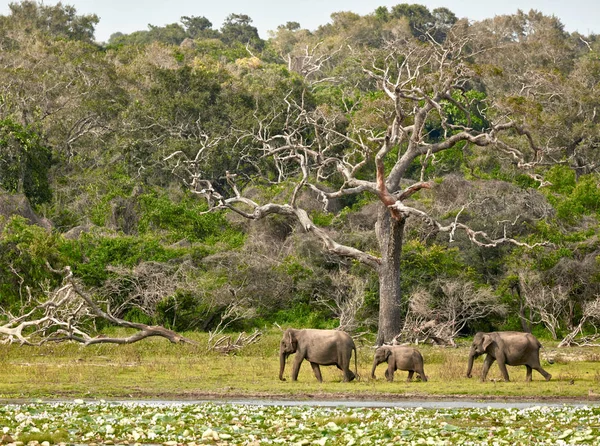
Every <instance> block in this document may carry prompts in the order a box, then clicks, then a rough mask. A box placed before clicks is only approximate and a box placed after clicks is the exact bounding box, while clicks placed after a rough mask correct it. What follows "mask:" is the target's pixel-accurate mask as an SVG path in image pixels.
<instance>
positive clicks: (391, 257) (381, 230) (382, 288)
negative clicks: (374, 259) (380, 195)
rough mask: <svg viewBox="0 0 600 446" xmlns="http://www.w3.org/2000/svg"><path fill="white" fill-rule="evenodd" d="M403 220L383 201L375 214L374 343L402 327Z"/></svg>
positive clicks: (384, 341) (392, 334) (384, 339)
mask: <svg viewBox="0 0 600 446" xmlns="http://www.w3.org/2000/svg"><path fill="white" fill-rule="evenodd" d="M404 222H405V219H404V218H402V219H400V220H397V219H395V218H393V217H392V215H391V214H390V212H389V210H388V209H387V207H386V206H384V205H383V204H382V205H380V206H379V209H378V214H377V225H376V231H377V239H378V241H379V246H380V248H381V264H380V265H379V268H378V272H379V327H378V332H377V345H382V344H383V343H386V342H391V341H392V340H393V339H394V337H395V336H397V335H398V334H399V333H400V331H401V330H402V293H401V290H400V274H401V271H400V259H401V254H402V241H403V236H404Z"/></svg>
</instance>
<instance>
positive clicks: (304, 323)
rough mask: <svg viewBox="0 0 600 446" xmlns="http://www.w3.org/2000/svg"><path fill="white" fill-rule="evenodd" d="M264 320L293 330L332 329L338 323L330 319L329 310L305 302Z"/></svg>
mask: <svg viewBox="0 0 600 446" xmlns="http://www.w3.org/2000/svg"><path fill="white" fill-rule="evenodd" d="M265 319H266V320H267V321H273V322H277V323H278V324H279V325H281V326H282V327H286V326H289V327H294V328H321V329H332V328H336V327H337V325H338V323H339V322H338V321H337V319H335V318H332V317H331V313H330V311H329V310H326V309H324V308H318V307H316V306H315V305H314V304H308V303H305V302H298V303H296V304H294V305H293V306H292V307H291V308H289V309H286V310H279V311H277V312H275V313H274V314H272V315H270V317H268V318H265Z"/></svg>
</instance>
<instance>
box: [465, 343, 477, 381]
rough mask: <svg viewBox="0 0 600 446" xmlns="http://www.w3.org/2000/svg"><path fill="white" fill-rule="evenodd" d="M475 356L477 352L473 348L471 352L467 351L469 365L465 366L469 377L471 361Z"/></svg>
mask: <svg viewBox="0 0 600 446" xmlns="http://www.w3.org/2000/svg"><path fill="white" fill-rule="evenodd" d="M476 356H477V352H476V351H475V349H474V348H471V352H470V353H469V365H468V367H467V378H470V377H471V372H472V371H473V361H474V359H475V357H476Z"/></svg>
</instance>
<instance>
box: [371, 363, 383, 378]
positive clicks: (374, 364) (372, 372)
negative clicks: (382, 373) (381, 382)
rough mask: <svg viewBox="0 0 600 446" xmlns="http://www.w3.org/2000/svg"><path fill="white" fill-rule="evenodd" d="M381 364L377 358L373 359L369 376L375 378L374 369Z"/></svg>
mask: <svg viewBox="0 0 600 446" xmlns="http://www.w3.org/2000/svg"><path fill="white" fill-rule="evenodd" d="M379 364H381V363H380V362H378V361H377V358H375V359H373V368H372V369H371V378H372V379H375V369H376V368H377V366H378V365H379Z"/></svg>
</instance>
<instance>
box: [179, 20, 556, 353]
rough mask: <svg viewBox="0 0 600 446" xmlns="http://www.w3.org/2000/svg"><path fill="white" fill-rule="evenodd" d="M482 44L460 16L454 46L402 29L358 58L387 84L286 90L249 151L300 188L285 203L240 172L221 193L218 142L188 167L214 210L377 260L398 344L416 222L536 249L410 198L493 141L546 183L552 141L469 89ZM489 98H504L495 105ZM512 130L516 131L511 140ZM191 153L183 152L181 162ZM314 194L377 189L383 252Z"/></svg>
mask: <svg viewBox="0 0 600 446" xmlns="http://www.w3.org/2000/svg"><path fill="white" fill-rule="evenodd" d="M430 37H431V36H430ZM482 50H484V49H483V48H480V47H479V46H478V45H477V42H476V41H475V40H474V38H473V35H472V34H471V33H470V29H469V27H468V25H467V24H466V23H459V24H457V26H455V27H454V28H453V29H452V30H451V31H450V32H449V33H448V37H447V39H446V40H445V41H444V42H443V44H439V43H438V42H436V41H435V40H434V39H433V38H429V39H427V40H426V41H425V42H423V41H422V40H419V39H415V38H413V37H411V36H410V37H408V38H407V37H402V36H399V37H398V38H397V39H396V40H394V41H390V42H388V44H387V45H386V46H385V48H383V49H382V50H381V51H371V52H368V51H367V52H364V53H362V54H360V55H355V56H354V59H353V60H362V61H369V62H366V64H365V66H364V67H363V76H364V77H365V78H367V80H368V81H369V82H370V84H371V86H372V87H376V88H377V91H371V92H368V93H367V94H364V95H362V96H360V95H359V96H356V95H354V96H353V97H352V100H350V97H349V96H345V95H344V93H342V94H341V95H339V96H341V97H342V100H340V101H339V102H333V103H332V102H329V103H326V104H325V103H323V104H320V105H317V104H315V102H314V99H311V93H310V92H309V91H307V92H305V94H304V95H303V96H302V97H301V98H297V97H292V96H287V97H286V98H284V102H285V104H286V105H287V108H286V110H285V112H284V118H285V121H284V124H283V126H282V127H280V128H276V127H274V126H272V125H270V123H272V122H273V119H274V117H275V116H272V117H271V118H270V119H268V120H264V121H261V122H260V123H259V125H258V131H257V133H256V134H255V135H254V137H253V139H252V141H253V142H251V143H250V142H248V143H247V144H246V145H245V146H244V150H245V151H246V156H248V157H251V158H253V159H255V160H256V161H258V160H269V161H270V163H271V168H272V169H273V170H274V173H273V175H271V176H270V177H269V179H271V180H273V179H276V180H277V181H279V182H287V184H293V187H291V189H290V192H289V194H288V195H286V197H287V199H286V200H285V202H276V201H273V202H270V203H266V204H259V203H257V202H256V201H254V200H253V199H251V198H249V197H248V196H247V195H245V194H244V189H242V188H241V187H238V184H237V183H236V174H235V173H234V172H227V173H226V174H225V176H226V178H227V181H228V184H229V189H228V190H225V191H224V190H222V189H220V190H217V189H216V188H215V187H213V182H214V178H208V177H206V175H204V174H203V172H204V171H203V168H202V160H203V157H204V156H205V153H204V152H205V149H206V147H204V148H203V149H201V150H200V151H199V152H198V153H197V155H196V157H194V158H193V159H188V160H183V161H182V162H180V164H179V166H181V167H185V168H187V170H188V174H189V178H190V180H189V183H188V184H189V186H190V187H191V188H192V190H193V191H194V192H195V193H197V194H199V195H201V196H203V197H205V198H206V199H207V200H208V201H209V203H211V205H213V206H214V209H230V210H232V211H234V212H237V213H238V214H240V215H242V216H244V217H246V218H249V219H261V218H264V217H266V216H268V215H271V214H281V215H285V216H289V217H291V218H294V219H296V220H297V221H298V222H299V223H300V225H301V227H302V228H303V229H304V230H305V231H308V232H312V233H313V234H314V235H315V236H317V237H318V238H319V239H320V240H321V241H322V243H323V245H324V247H325V248H326V249H327V250H328V251H330V252H332V253H335V254H337V255H339V256H342V257H347V258H351V259H353V260H355V261H358V262H360V263H362V264H364V265H367V266H369V267H371V268H373V269H374V270H375V271H376V272H377V274H378V277H379V293H380V301H379V326H378V338H377V342H378V343H379V344H381V343H383V342H389V341H391V340H392V339H393V338H394V337H395V336H396V335H398V334H399V332H400V330H401V322H402V317H403V313H402V312H403V309H402V292H401V288H400V284H401V274H402V271H401V268H400V265H401V264H400V259H401V254H402V247H403V240H404V231H405V224H406V221H407V219H408V218H410V217H411V216H412V217H416V218H418V219H422V220H424V221H425V222H426V223H427V224H428V225H430V226H431V227H432V228H433V229H434V230H435V231H439V232H447V233H449V234H450V238H451V240H452V239H453V238H454V237H455V235H456V232H457V231H464V232H465V233H466V234H467V236H468V238H469V239H470V240H471V241H472V242H473V243H475V244H477V245H480V246H487V247H493V246H497V245H499V244H501V243H512V244H515V245H526V244H525V243H523V242H520V241H518V240H516V239H514V238H511V237H510V235H509V233H508V231H509V228H508V227H507V228H506V229H505V231H504V233H502V234H501V235H499V236H498V237H492V236H489V235H488V234H486V233H485V232H483V231H475V230H473V229H471V228H470V227H468V226H467V225H465V224H464V223H462V222H461V213H462V210H457V212H456V213H455V214H454V216H453V218H451V219H450V221H448V222H446V223H440V222H438V221H436V220H435V219H433V218H432V217H431V216H430V215H429V214H427V213H426V212H425V211H423V210H421V209H419V208H418V207H416V206H415V205H414V204H413V203H412V202H411V201H410V200H409V199H410V197H412V196H414V195H415V194H416V193H418V192H419V191H420V190H423V189H427V188H432V187H434V183H433V182H430V181H428V178H426V175H427V172H428V170H427V167H428V166H430V165H431V163H432V162H434V160H435V159H436V157H437V156H439V154H440V153H442V152H445V151H448V150H451V149H457V150H461V149H462V150H467V148H469V150H476V149H477V148H487V149H488V150H490V151H491V152H492V153H493V154H502V155H508V156H510V157H511V158H512V159H513V160H514V164H515V165H516V166H518V167H520V168H522V169H523V170H524V171H525V173H526V174H528V175H529V176H531V178H532V179H533V180H534V181H541V178H540V176H539V175H538V173H537V172H536V171H535V168H536V166H538V164H539V163H540V161H541V160H542V159H543V155H544V149H543V147H544V146H543V145H540V144H536V143H535V142H534V141H533V139H532V138H531V134H530V132H529V131H528V130H527V128H524V127H522V126H520V125H518V124H517V123H516V122H515V121H513V120H511V119H510V118H509V117H508V116H506V115H502V116H494V115H492V114H490V117H489V118H488V119H486V117H485V116H483V111H482V110H485V108H486V107H484V106H483V105H484V104H483V102H482V101H483V96H482V95H481V94H473V93H470V92H469V89H471V88H472V86H474V85H477V80H478V79H477V75H476V72H475V71H474V70H473V67H472V66H471V62H470V61H471V60H472V57H473V56H474V55H475V54H476V53H477V52H479V51H482ZM340 88H342V89H343V88H344V87H340ZM348 88H350V90H349V91H351V90H352V89H353V88H354V87H353V86H348ZM339 96H338V97H339ZM344 97H346V98H347V99H343V98H344ZM486 105H487V106H488V107H492V106H493V104H492V103H491V101H488V103H487V104H486ZM274 115H278V112H274ZM504 134H506V135H508V136H509V138H506V139H504V138H503V137H502V135H504ZM181 156H182V154H181V153H177V154H173V155H172V156H170V157H169V159H170V160H173V159H176V158H178V159H180V157H181ZM180 161H181V159H180ZM262 179H263V180H265V179H266V178H264V177H263V178H262ZM257 181H260V179H258V180H257ZM332 186H333V188H334V189H333V190H332ZM307 190H308V191H312V193H315V194H317V196H318V197H319V198H320V200H322V202H323V203H324V205H325V208H326V209H327V206H328V204H329V202H330V201H331V200H335V199H348V198H349V197H351V196H355V195H357V194H363V193H366V194H370V195H372V196H374V197H376V198H377V199H378V200H379V202H380V206H379V210H378V215H377V225H376V234H377V239H378V242H379V248H380V252H379V254H375V253H372V252H364V251H361V250H360V249H357V248H355V247H352V246H348V245H344V244H342V243H339V242H338V241H336V240H335V236H334V234H333V233H331V232H329V231H328V230H326V229H324V228H321V227H319V226H317V225H316V224H315V222H314V221H313V220H312V219H311V216H310V215H309V213H308V212H307V210H305V209H303V208H302V207H301V205H300V203H301V200H300V197H301V194H302V193H303V191H307Z"/></svg>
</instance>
